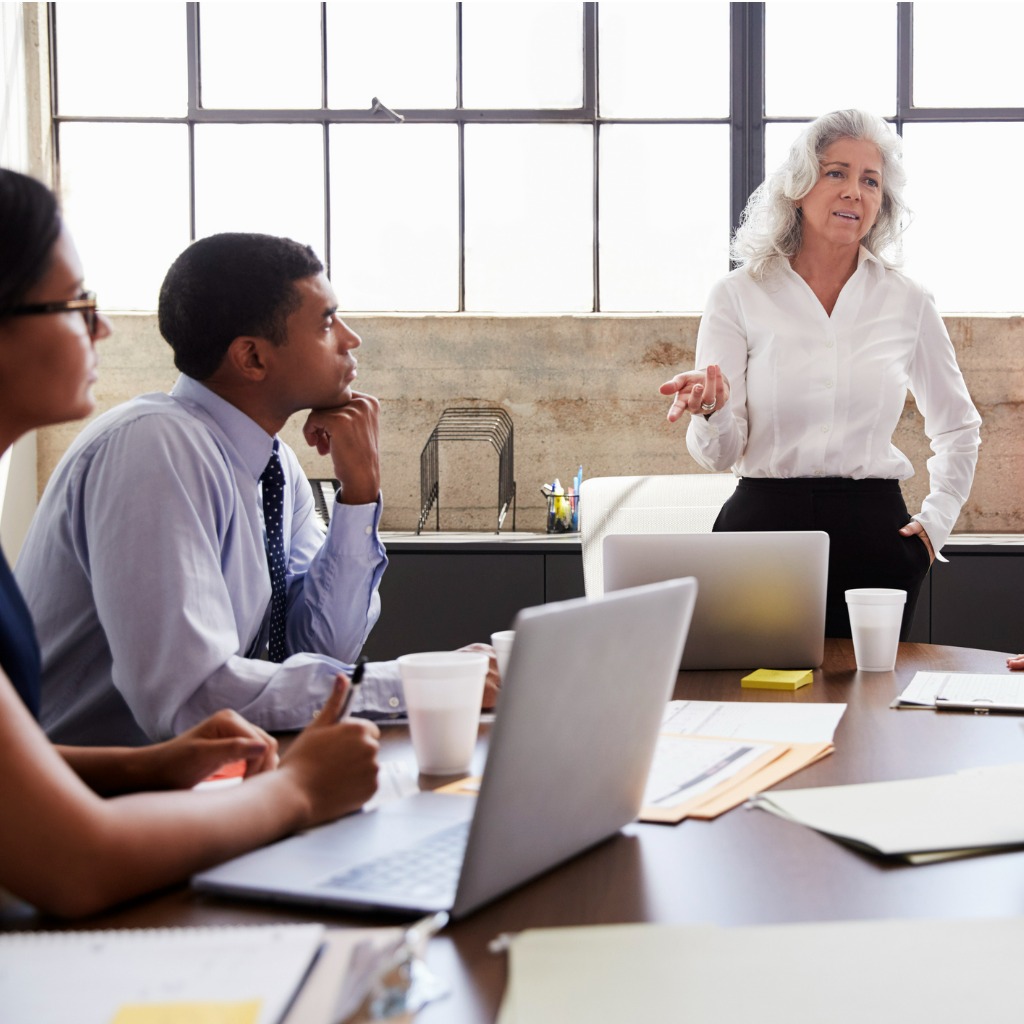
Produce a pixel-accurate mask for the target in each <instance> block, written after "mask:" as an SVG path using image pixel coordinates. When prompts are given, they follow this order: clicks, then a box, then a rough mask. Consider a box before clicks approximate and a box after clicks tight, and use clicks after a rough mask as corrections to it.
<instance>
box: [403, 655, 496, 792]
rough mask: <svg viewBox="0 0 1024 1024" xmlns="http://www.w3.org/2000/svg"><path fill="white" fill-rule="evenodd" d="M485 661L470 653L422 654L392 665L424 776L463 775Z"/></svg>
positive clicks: (470, 751) (475, 723)
mask: <svg viewBox="0 0 1024 1024" xmlns="http://www.w3.org/2000/svg"><path fill="white" fill-rule="evenodd" d="M489 660H490V659H489V658H488V656H487V655H486V654H483V653H478V652H474V651H427V652H424V653H421V654H403V655H402V656H401V657H400V658H399V659H398V669H399V672H400V673H401V676H402V689H403V690H404V691H405V706H406V709H407V711H408V715H409V732H410V734H411V736H412V746H413V750H414V751H415V753H416V763H417V764H418V765H419V769H420V771H421V772H422V773H423V774H424V775H460V774H464V773H466V772H468V771H469V766H470V762H471V761H472V760H473V750H474V748H475V746H476V735H477V727H478V725H479V722H480V703H481V701H482V700H483V696H484V681H485V679H486V677H487V665H488V663H489Z"/></svg>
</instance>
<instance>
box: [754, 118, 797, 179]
mask: <svg viewBox="0 0 1024 1024" xmlns="http://www.w3.org/2000/svg"><path fill="white" fill-rule="evenodd" d="M806 127H807V122H806V121H799V122H796V123H793V122H783V123H780V124H766V125H765V126H764V171H765V175H766V176H767V175H769V174H771V173H772V171H777V170H778V169H779V168H780V167H781V166H782V165H783V164H784V163H785V162H786V158H787V157H788V156H789V147H790V146H792V145H793V143H794V142H796V140H797V136H798V135H799V134H800V133H801V132H802V131H803V130H804V129H805V128H806Z"/></svg>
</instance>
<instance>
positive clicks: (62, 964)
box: [0, 924, 324, 1024]
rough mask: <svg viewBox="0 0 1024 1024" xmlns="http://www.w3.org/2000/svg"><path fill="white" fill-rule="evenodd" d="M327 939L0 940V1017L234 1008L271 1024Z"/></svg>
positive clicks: (44, 1018) (119, 936) (159, 931)
mask: <svg viewBox="0 0 1024 1024" xmlns="http://www.w3.org/2000/svg"><path fill="white" fill-rule="evenodd" d="M323 936H324V927H323V925H319V924H310V925H267V926H254V927H224V928H152V929H124V930H111V931H82V932H12V933H8V934H0V1008H2V1009H0V1015H2V1017H3V1019H4V1021H8V1022H11V1024H22V1022H25V1024H28V1022H31V1024H66V1022H67V1021H74V1022H75V1024H111V1022H114V1021H116V1020H117V1019H118V1015H119V1014H125V1013H127V1012H129V1011H130V1009H131V1008H133V1007H135V1008H137V1007H144V1008H146V1011H153V1012H155V1011H156V1010H158V1009H161V1008H168V1009H171V1008H174V1007H181V1006H183V1005H185V1004H198V1005H200V1006H204V1005H205V1006H209V1005H219V1006H221V1007H224V1006H227V1005H229V1004H233V1005H234V1006H235V1007H242V1006H245V1007H246V1008H247V1009H248V1010H249V1012H248V1013H245V1014H243V1015H242V1017H241V1019H243V1020H253V1021H255V1022H256V1024H277V1022H278V1021H280V1020H281V1018H282V1017H283V1016H284V1014H285V1012H286V1011H287V1009H288V1007H289V1006H290V1005H291V1002H292V1000H293V999H294V998H295V995H296V993H297V992H298V990H299V987H300V986H301V984H302V982H303V980H304V979H305V977H306V974H307V973H308V971H309V969H310V967H311V965H312V963H313V960H314V958H315V957H316V954H317V952H318V951H319V949H320V946H321V943H322V941H323ZM254 1002H258V1007H257V1008H256V1009H255V1010H254V1011H253V1010H252V1004H253V1003H254ZM142 1016H143V1017H145V1016H146V1013H145V1012H144V1013H143V1014H142ZM122 1019H124V1018H123V1017H122ZM136 1019H139V1018H138V1016H136ZM168 1019H174V1017H173V1014H172V1015H170V1016H169V1017H168ZM193 1019H194V1017H193Z"/></svg>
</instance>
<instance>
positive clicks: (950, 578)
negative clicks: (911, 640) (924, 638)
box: [932, 554, 1024, 653]
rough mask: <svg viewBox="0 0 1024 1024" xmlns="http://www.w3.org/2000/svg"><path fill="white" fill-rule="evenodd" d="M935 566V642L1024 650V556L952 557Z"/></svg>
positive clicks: (933, 640)
mask: <svg viewBox="0 0 1024 1024" xmlns="http://www.w3.org/2000/svg"><path fill="white" fill-rule="evenodd" d="M947 557H948V558H949V561H948V562H947V563H945V564H943V563H942V562H936V563H935V564H934V565H933V566H932V643H933V644H949V645H951V646H953V647H980V648H982V649H985V650H990V651H1007V652H1009V653H1012V652H1015V651H1019V650H1024V646H1022V645H1024V616H1022V615H1021V595H1022V594H1024V554H1020V555H1016V554H991V555H989V554H969V555H959V554H950V555H948V556H947Z"/></svg>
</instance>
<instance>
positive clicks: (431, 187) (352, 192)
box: [331, 124, 459, 310]
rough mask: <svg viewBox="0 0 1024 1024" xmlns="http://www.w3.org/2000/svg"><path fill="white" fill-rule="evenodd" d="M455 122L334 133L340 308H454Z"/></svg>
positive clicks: (334, 244)
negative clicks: (452, 123) (450, 123)
mask: <svg viewBox="0 0 1024 1024" xmlns="http://www.w3.org/2000/svg"><path fill="white" fill-rule="evenodd" d="M458 145H459V139H458V129H457V128H456V127H455V125H433V124H430V125H414V124H402V125H396V124H382V125H376V124H370V125H336V126H334V127H332V128H331V276H332V278H333V281H334V288H335V291H336V292H337V293H338V298H339V300H340V302H341V305H342V307H343V308H344V309H350V310H351V309H358V310H456V309H458V306H459V195H458V184H459V164H458V154H459V150H458Z"/></svg>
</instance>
